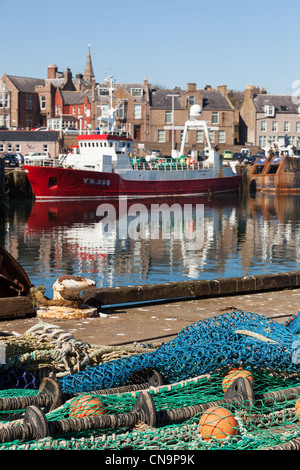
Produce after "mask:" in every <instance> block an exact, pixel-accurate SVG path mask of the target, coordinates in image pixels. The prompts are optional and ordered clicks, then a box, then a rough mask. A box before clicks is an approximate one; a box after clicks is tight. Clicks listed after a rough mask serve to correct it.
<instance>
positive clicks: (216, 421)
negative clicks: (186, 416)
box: [199, 406, 239, 441]
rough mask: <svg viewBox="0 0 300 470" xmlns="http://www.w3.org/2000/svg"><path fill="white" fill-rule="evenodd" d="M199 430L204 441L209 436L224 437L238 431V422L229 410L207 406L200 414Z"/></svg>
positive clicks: (235, 433)
mask: <svg viewBox="0 0 300 470" xmlns="http://www.w3.org/2000/svg"><path fill="white" fill-rule="evenodd" d="M199 432H200V434H201V436H202V438H203V439H204V440H205V441H207V440H209V439H211V438H215V439H225V438H226V437H228V436H236V435H237V434H238V433H239V430H238V422H237V420H236V419H235V417H234V415H233V414H232V413H231V411H229V410H227V409H226V408H222V407H217V406H213V407H211V408H208V409H207V410H206V411H205V412H204V413H203V415H202V416H201V418H200V421H199Z"/></svg>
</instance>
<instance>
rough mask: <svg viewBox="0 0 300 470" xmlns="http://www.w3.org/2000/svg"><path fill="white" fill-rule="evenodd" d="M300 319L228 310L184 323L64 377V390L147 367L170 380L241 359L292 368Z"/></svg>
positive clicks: (111, 383) (108, 382) (116, 379)
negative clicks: (150, 344)
mask: <svg viewBox="0 0 300 470" xmlns="http://www.w3.org/2000/svg"><path fill="white" fill-rule="evenodd" d="M299 324H300V320H299V317H298V315H295V316H294V317H293V318H292V319H291V320H290V322H289V324H288V325H283V324H279V323H277V322H275V321H274V320H271V319H269V318H267V317H264V316H261V315H258V314H255V313H247V312H232V313H227V314H223V315H219V316H216V317H213V318H211V319H207V320H201V321H199V322H197V323H194V324H192V325H190V326H188V327H186V328H184V329H183V330H182V331H181V332H180V333H179V334H178V335H177V336H176V338H175V339H174V340H173V341H170V342H168V343H166V344H164V345H162V346H161V347H159V348H158V349H156V350H155V351H153V352H150V353H147V354H140V355H135V356H131V357H128V358H123V359H119V360H116V361H110V362H109V363H107V364H101V365H99V366H96V367H92V368H87V369H86V370H84V371H82V372H78V373H76V374H73V375H68V376H65V377H63V378H62V379H61V380H60V383H61V386H62V389H63V391H64V392H70V393H76V392H80V391H89V390H95V389H96V388H101V389H102V388H103V389H105V388H111V387H115V386H119V385H122V384H124V383H125V382H126V380H127V379H128V377H129V376H131V375H132V374H134V373H136V372H138V371H139V370H142V369H147V368H153V369H155V370H157V371H158V372H160V373H161V374H162V375H163V376H164V377H165V378H166V380H168V381H170V382H177V381H180V380H185V379H188V378H191V377H196V376H198V375H201V374H205V373H207V372H211V371H214V370H217V369H219V368H220V367H229V366H233V365H241V364H247V365H248V366H255V367H258V368H259V367H265V366H269V367H271V368H274V369H275V370H294V369H297V358H296V355H297V348H298V343H297V341H298V336H297V332H298V331H299Z"/></svg>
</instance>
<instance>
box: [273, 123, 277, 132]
mask: <svg viewBox="0 0 300 470" xmlns="http://www.w3.org/2000/svg"><path fill="white" fill-rule="evenodd" d="M272 131H273V132H278V122H277V121H273V122H272Z"/></svg>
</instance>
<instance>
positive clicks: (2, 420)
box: [0, 312, 300, 451]
mask: <svg viewBox="0 0 300 470" xmlns="http://www.w3.org/2000/svg"><path fill="white" fill-rule="evenodd" d="M299 326H300V324H299V316H298V313H297V314H295V315H294V316H292V317H291V318H290V319H289V321H288V322H286V323H285V324H279V323H277V322H275V321H273V320H271V319H268V318H267V317H264V316H261V315H257V314H253V313H246V312H231V313H225V314H223V315H219V316H216V317H214V318H211V319H208V320H203V321H200V322H197V323H195V324H192V325H190V326H189V327H187V328H185V329H183V330H182V331H181V332H180V333H179V334H178V335H177V336H176V338H175V339H174V340H172V341H170V342H169V343H166V344H162V345H155V348H146V352H144V353H140V351H141V346H140V345H139V346H138V347H137V348H136V349H134V348H135V347H136V346H132V347H131V348H132V349H133V350H131V351H128V353H127V356H122V352H121V351H120V353H121V354H120V355H119V356H118V351H116V353H117V357H116V358H115V356H113V357H112V358H111V359H110V360H107V362H101V354H100V362H101V363H99V362H98V363H97V364H96V365H94V363H92V362H89V361H86V363H85V364H84V369H83V370H80V371H78V372H75V373H73V374H68V373H66V370H65V371H64V373H63V374H62V375H61V376H59V377H57V383H58V384H59V387H60V389H61V391H62V394H63V401H62V403H61V404H59V406H58V407H56V408H55V409H53V410H49V406H48V405H47V406H46V405H44V406H41V410H42V411H43V413H44V414H43V416H44V417H43V418H42V419H44V421H43V422H45V423H46V424H47V433H46V434H45V436H44V437H43V438H42V439H39V437H37V436H35V435H34V432H33V428H32V425H31V424H30V423H29V424H28V420H26V419H25V418H26V410H27V409H28V408H26V407H25V406H19V407H18V408H16V407H15V408H14V409H12V408H9V407H8V408H7V409H6V410H4V408H1V409H2V410H3V411H0V442H1V444H0V449H1V450H25V449H27V450H47V449H49V450H61V449H67V450H150V451H154V450H168V451H170V450H200V449H203V450H204V449H207V450H216V449H220V450H223V449H224V450H225V449H230V450H260V449H277V448H295V449H297V448H300V421H299V414H298V403H297V402H298V398H299V397H300V377H299V368H298V350H299V346H300V343H299V336H298V335H299V330H300V328H299ZM31 334H32V331H31V332H30V335H31ZM61 334H62V333H61ZM39 340H41V335H39ZM45 340H47V341H49V336H47V338H45ZM62 342H63V341H62ZM50 343H51V342H49V344H50ZM51 344H52V348H53V343H51ZM40 346H43V347H44V344H40ZM44 349H45V348H44ZM90 349H93V348H92V347H91V348H90ZM95 349H96V348H95ZM49 350H51V348H49V349H47V351H49ZM133 353H134V354H133ZM98 357H99V356H98ZM45 363H47V364H48V363H49V362H47V361H46V362H45ZM11 364H14V362H13V361H12V362H11ZM23 364H24V363H23ZM27 364H29V362H27ZM55 367H57V365H55V366H54V369H55ZM232 368H234V369H238V370H239V373H240V369H243V370H245V371H246V375H245V377H246V378H244V379H243V381H244V382H243V383H246V384H247V383H248V385H249V384H250V385H251V389H252V387H253V397H252V399H250V398H249V399H248V398H247V397H246V398H245V397H244V396H243V397H242V398H241V395H240V392H239V390H237V391H236V393H235V394H234V393H233V396H227V393H228V391H227V392H226V389H225V386H224V377H227V374H228V373H229V372H230V371H231V370H232ZM54 369H52V371H53V370H54ZM58 369H59V368H58ZM8 370H9V369H8ZM141 371H143V373H141ZM153 371H157V372H158V373H160V374H162V376H163V377H164V379H165V380H166V382H167V383H166V384H164V385H160V386H157V387H149V385H148V386H147V387H146V388H145V387H142V385H143V384H142V382H143V381H146V385H147V381H148V379H149V377H150V376H151V374H152V372H153ZM249 374H250V375H249ZM139 375H141V376H140V378H139V381H138V382H139V384H138V385H136V384H135V385H131V384H132V382H136V381H135V380H133V377H135V378H136V377H138V376H139ZM250 379H251V380H250ZM231 383H233V385H232V387H234V384H235V383H236V382H231ZM113 387H116V389H114V388H113ZM126 387H127V388H126ZM232 387H231V388H230V389H228V390H229V391H230V390H231V389H232ZM124 389H126V391H123V390H124ZM141 390H143V391H142V392H141ZM141 396H142V397H146V399H147V400H149V402H148V401H147V402H146V404H147V406H148V404H149V403H150V404H151V406H153V408H151V406H150V405H149V406H150V411H151V410H152V411H151V412H150V413H149V416H150V417H152V418H153V416H155V420H154V421H153V420H152V421H151V419H152V418H151V419H150V422H148V421H147V419H142V418H143V416H144V415H147V413H146V412H145V411H144V408H143V407H144V405H141V403H143V402H141V401H140V398H141ZM16 397H20V400H19V401H18V400H17V398H16ZM38 398H39V390H37V389H35V388H34V387H31V389H29V388H27V389H24V388H22V386H20V387H18V388H17V387H16V388H13V389H10V390H8V389H5V390H4V389H2V390H0V405H1V406H2V401H1V400H4V402H5V400H9V399H11V400H12V402H13V401H15V403H23V402H24V403H25V401H26V400H29V401H30V400H31V399H32V400H33V399H38ZM22 400H23V401H22ZM26 403H28V402H26ZM152 404H153V405H152ZM29 408H30V407H29ZM216 408H217V410H216ZM220 408H221V409H222V410H223V411H222V413H224V410H225V412H226V413H225V415H224V414H223V415H222V414H220V413H221V411H220ZM141 409H142V411H141ZM211 409H212V410H211ZM208 411H209V416H208V421H207V420H206V421H205V425H200V424H199V421H200V419H201V420H203V418H204V417H206V415H205V413H207V412H208ZM216 419H217V421H216ZM211 423H213V424H211ZM216 423H217V424H216ZM18 425H19V426H18ZM224 425H225V428H224ZM205 426H206V428H205ZM21 428H22V429H23V428H24V431H22V432H21V434H20V429H21ZM212 428H213V429H214V432H215V430H217V431H218V432H217V433H215V434H212V432H210V431H207V430H211V429H212ZM205 433H206V434H205ZM20 436H22V437H20ZM220 436H221V437H220Z"/></svg>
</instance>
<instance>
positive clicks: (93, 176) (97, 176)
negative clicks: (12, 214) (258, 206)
mask: <svg viewBox="0 0 300 470" xmlns="http://www.w3.org/2000/svg"><path fill="white" fill-rule="evenodd" d="M24 169H25V171H26V173H27V176H28V179H29V182H30V184H31V186H32V189H33V192H34V195H35V197H36V199H57V198H61V199H76V198H79V199H83V198H84V199H100V198H103V197H117V196H121V195H123V196H125V195H126V196H140V197H141V196H142V197H145V196H155V195H164V196H172V195H173V196H174V195H180V194H182V195H183V194H207V193H222V192H233V191H236V190H237V188H238V185H239V182H240V179H241V176H240V175H235V176H226V177H219V178H203V179H186V180H176V181H170V180H164V181H144V180H141V181H132V180H125V179H123V178H121V177H120V176H119V175H118V174H117V173H104V172H101V173H100V172H99V173H97V172H94V171H87V170H72V169H69V168H50V167H40V166H29V165H24Z"/></svg>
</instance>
